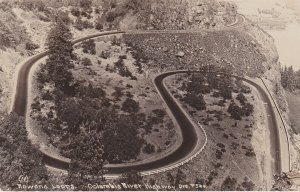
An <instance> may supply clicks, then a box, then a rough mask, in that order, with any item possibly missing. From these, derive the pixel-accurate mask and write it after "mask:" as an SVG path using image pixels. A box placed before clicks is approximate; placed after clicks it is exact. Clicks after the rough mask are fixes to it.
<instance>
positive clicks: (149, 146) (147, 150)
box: [143, 143, 155, 154]
mask: <svg viewBox="0 0 300 192" xmlns="http://www.w3.org/2000/svg"><path fill="white" fill-rule="evenodd" d="M154 151H155V147H154V145H152V144H150V143H147V144H146V146H145V147H144V148H143V152H144V153H147V154H151V153H154Z"/></svg>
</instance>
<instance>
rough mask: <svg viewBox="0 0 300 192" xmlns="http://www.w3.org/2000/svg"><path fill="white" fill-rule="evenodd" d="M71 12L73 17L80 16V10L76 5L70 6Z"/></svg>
mask: <svg viewBox="0 0 300 192" xmlns="http://www.w3.org/2000/svg"><path fill="white" fill-rule="evenodd" d="M71 14H72V15H73V16H75V17H79V16H80V10H79V9H78V8H77V7H72V8H71Z"/></svg>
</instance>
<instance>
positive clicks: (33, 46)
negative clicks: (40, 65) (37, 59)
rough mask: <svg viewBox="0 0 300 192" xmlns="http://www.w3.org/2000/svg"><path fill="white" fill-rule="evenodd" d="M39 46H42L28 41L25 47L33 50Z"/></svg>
mask: <svg viewBox="0 0 300 192" xmlns="http://www.w3.org/2000/svg"><path fill="white" fill-rule="evenodd" d="M39 47H40V46H39V45H37V44H34V43H32V42H27V43H26V44H25V49H26V50H28V51H32V50H35V49H38V48H39Z"/></svg>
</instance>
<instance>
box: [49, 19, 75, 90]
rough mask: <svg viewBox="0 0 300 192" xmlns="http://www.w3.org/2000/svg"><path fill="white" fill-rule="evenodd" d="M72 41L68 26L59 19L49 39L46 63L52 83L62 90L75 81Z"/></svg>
mask: <svg viewBox="0 0 300 192" xmlns="http://www.w3.org/2000/svg"><path fill="white" fill-rule="evenodd" d="M71 40H72V34H71V32H70V29H69V27H68V25H66V23H64V22H63V21H62V20H59V19H58V20H57V22H56V23H55V25H54V27H53V28H52V29H51V31H50V33H49V36H48V39H47V46H48V49H49V56H48V59H47V61H46V70H47V73H48V76H49V77H50V80H51V82H53V83H54V85H55V87H56V88H58V89H60V90H64V89H66V88H68V87H69V86H70V83H71V82H72V80H73V76H72V73H71V71H70V69H72V68H73V67H74V65H73V58H74V54H73V47H72V42H71Z"/></svg>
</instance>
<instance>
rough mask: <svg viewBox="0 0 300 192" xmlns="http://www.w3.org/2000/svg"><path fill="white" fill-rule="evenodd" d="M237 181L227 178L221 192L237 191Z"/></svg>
mask: <svg viewBox="0 0 300 192" xmlns="http://www.w3.org/2000/svg"><path fill="white" fill-rule="evenodd" d="M236 186H237V180H236V178H231V177H226V179H225V180H224V181H223V183H222V186H221V190H222V191H234V190H236Z"/></svg>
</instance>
